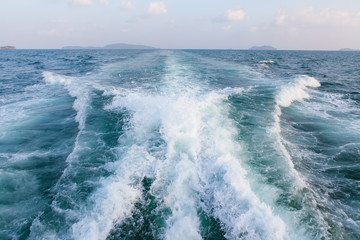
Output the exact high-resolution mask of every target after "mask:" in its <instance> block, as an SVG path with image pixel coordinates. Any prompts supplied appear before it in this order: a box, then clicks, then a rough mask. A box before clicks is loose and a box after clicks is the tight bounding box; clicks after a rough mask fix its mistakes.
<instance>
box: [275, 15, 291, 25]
mask: <svg viewBox="0 0 360 240" xmlns="http://www.w3.org/2000/svg"><path fill="white" fill-rule="evenodd" d="M287 18H289V16H288V15H280V16H278V17H277V19H276V22H277V24H279V25H281V24H283V23H284V21H285V20H286V19H287Z"/></svg>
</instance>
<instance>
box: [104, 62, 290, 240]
mask: <svg viewBox="0 0 360 240" xmlns="http://www.w3.org/2000/svg"><path fill="white" fill-rule="evenodd" d="M168 71H169V75H167V76H166V77H165V79H164V83H163V84H164V87H163V88H162V91H161V93H162V94H160V95H152V94H143V93H140V92H137V93H131V94H129V95H127V96H123V95H122V96H118V97H115V98H114V101H113V102H112V103H111V104H110V105H109V106H107V109H108V110H112V109H113V110H114V109H123V108H126V109H127V110H129V111H131V112H133V119H132V123H133V127H134V132H135V133H136V134H135V136H146V135H147V134H148V132H149V130H154V129H156V128H159V127H160V133H161V136H162V138H163V139H164V140H165V142H166V157H165V158H164V159H160V158H159V159H157V160H156V161H154V162H153V164H152V167H151V168H152V169H153V170H154V173H153V176H154V177H155V181H154V182H153V184H152V186H151V191H150V193H151V194H152V195H153V196H156V197H157V198H158V200H159V202H162V201H163V203H164V206H161V207H165V208H168V209H170V210H171V216H170V217H168V219H167V221H166V223H167V227H166V230H165V235H164V236H165V238H167V239H200V238H201V235H200V219H199V217H198V215H197V210H198V209H199V208H200V207H203V208H204V210H205V211H206V212H207V213H208V214H209V215H213V217H215V218H218V219H219V220H220V221H221V223H222V224H224V226H225V228H226V232H227V237H228V238H239V236H241V234H245V235H244V236H247V239H254V238H263V239H264V238H265V239H282V238H285V236H286V227H285V224H284V222H283V221H282V220H281V219H280V218H279V217H278V216H275V215H274V214H273V213H272V210H271V208H270V207H269V206H267V205H266V204H264V203H262V202H261V201H260V200H259V199H258V198H257V197H256V195H255V194H254V192H253V191H252V190H251V187H250V184H249V182H248V181H247V179H246V171H245V170H244V169H243V168H242V167H241V146H240V145H239V144H238V143H236V140H235V135H236V132H237V131H236V128H235V127H234V126H233V123H232V120H230V119H229V118H228V109H227V106H226V103H225V101H224V100H226V98H227V97H228V96H229V95H231V94H241V91H242V89H235V90H233V89H224V90H221V91H219V92H206V91H203V88H202V86H201V85H198V86H197V87H196V86H195V87H194V88H193V87H192V85H194V84H196V82H195V81H193V80H192V79H191V78H192V77H193V75H192V74H191V69H188V68H186V66H184V65H179V64H176V61H175V62H174V59H173V61H172V62H171V64H170V66H169V69H168ZM168 82H169V83H168ZM169 86H170V87H169ZM200 199H202V200H204V201H205V204H202V203H201V201H200ZM246 234H247V235H246Z"/></svg>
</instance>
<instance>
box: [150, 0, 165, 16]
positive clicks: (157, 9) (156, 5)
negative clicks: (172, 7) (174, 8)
mask: <svg viewBox="0 0 360 240" xmlns="http://www.w3.org/2000/svg"><path fill="white" fill-rule="evenodd" d="M148 13H149V14H151V15H163V14H167V9H166V5H165V3H163V2H152V3H150V6H149V9H148Z"/></svg>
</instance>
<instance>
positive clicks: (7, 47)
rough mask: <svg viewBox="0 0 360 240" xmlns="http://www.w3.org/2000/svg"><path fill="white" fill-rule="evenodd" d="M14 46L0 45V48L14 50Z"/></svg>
mask: <svg viewBox="0 0 360 240" xmlns="http://www.w3.org/2000/svg"><path fill="white" fill-rule="evenodd" d="M15 49H16V47H14V46H3V47H0V50H15Z"/></svg>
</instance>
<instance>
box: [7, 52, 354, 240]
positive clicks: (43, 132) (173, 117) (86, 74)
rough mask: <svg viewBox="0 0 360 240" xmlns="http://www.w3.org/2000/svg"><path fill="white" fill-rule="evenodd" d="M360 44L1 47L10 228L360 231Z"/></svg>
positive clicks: (251, 233) (275, 233)
mask: <svg viewBox="0 0 360 240" xmlns="http://www.w3.org/2000/svg"><path fill="white" fill-rule="evenodd" d="M359 105H360V54H359V53H356V52H297V51H274V52H271V51H270V52H267V51H264V52H263V51H165V50H153V51H135V50H133V51H124V50H119V51H117V50H91V51H90V50H89V51H88V50H81V51H77V50H71V51H65V50H55V51H54V50H53V51H51V50H17V51H1V52H0V239H108V240H110V239H360V109H359Z"/></svg>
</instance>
